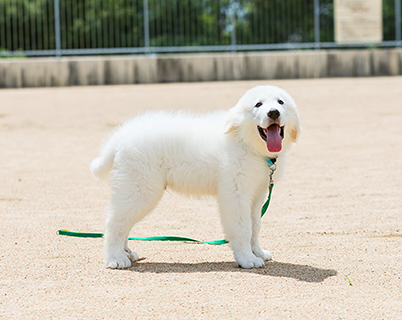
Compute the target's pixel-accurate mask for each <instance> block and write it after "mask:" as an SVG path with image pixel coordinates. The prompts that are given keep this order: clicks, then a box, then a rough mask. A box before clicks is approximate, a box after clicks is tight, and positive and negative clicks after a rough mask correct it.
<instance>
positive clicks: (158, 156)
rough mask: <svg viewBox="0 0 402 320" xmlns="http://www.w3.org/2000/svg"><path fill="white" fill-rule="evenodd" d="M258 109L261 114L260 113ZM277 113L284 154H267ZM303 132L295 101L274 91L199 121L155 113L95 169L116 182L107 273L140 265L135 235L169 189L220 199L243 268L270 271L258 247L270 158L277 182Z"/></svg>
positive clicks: (118, 138)
mask: <svg viewBox="0 0 402 320" xmlns="http://www.w3.org/2000/svg"><path fill="white" fill-rule="evenodd" d="M279 99H281V100H283V101H284V102H285V103H284V105H280V104H279V103H278V100H279ZM257 102H262V103H263V104H262V106H260V107H259V108H256V107H255V105H256V103H257ZM272 108H276V109H277V110H278V111H280V114H281V115H280V118H279V119H278V120H277V121H279V122H280V125H281V126H282V125H285V137H284V139H283V141H282V150H281V151H280V152H278V153H275V154H274V153H270V152H269V151H268V149H267V147H266V143H265V141H263V140H262V138H261V137H260V135H259V133H258V129H257V125H259V126H261V127H264V128H265V127H267V126H268V125H269V123H270V121H271V120H270V119H269V118H268V116H267V113H268V112H269V110H271V109H272ZM271 122H272V121H271ZM299 131H300V122H299V116H298V113H297V110H296V105H295V103H294V101H293V99H292V98H291V97H290V96H289V94H287V93H286V91H284V90H282V89H280V88H277V87H274V86H258V87H255V88H253V89H250V90H249V91H247V92H246V93H245V95H244V96H243V97H242V98H241V99H240V100H239V102H238V103H237V104H236V106H235V107H233V108H232V109H230V110H229V111H218V112H213V113H209V114H205V115H198V116H196V115H193V114H190V113H184V112H177V113H169V112H148V113H146V114H144V115H142V116H140V117H137V118H135V119H133V120H131V121H129V122H127V123H125V124H124V125H122V126H121V127H119V128H118V129H117V131H116V132H115V133H114V134H113V135H112V136H111V138H110V139H109V140H108V142H107V143H106V144H105V146H104V148H103V151H102V153H101V156H100V157H99V158H96V159H94V160H93V161H92V163H91V171H92V173H93V174H94V175H95V176H96V177H98V178H101V179H108V178H110V182H111V185H112V190H113V193H112V200H111V205H110V209H109V212H108V215H107V221H106V231H105V262H106V264H107V266H109V267H110V268H127V267H130V266H131V262H132V261H136V260H138V255H137V254H136V253H135V252H132V251H131V250H130V249H129V248H128V246H127V237H128V234H129V232H130V230H131V228H132V227H133V225H134V224H135V223H136V222H138V221H139V220H140V219H141V218H143V217H144V216H145V215H146V214H147V213H149V212H150V211H152V209H153V208H154V207H155V206H156V204H157V203H158V201H159V200H160V199H161V197H162V195H163V193H164V191H165V189H166V188H167V187H169V188H170V189H172V190H175V191H177V192H180V193H184V194H189V195H214V196H217V200H218V204H219V210H220V213H221V221H222V226H223V230H224V233H225V237H226V239H227V240H228V241H229V244H230V246H231V248H232V250H233V253H234V258H235V260H236V262H237V263H238V264H239V266H240V267H242V268H252V267H256V268H259V267H261V266H263V265H264V260H270V259H271V258H272V255H271V253H270V252H269V251H265V250H262V249H261V248H260V246H259V244H258V233H259V231H260V210H261V206H262V204H263V201H264V198H265V197H266V194H267V187H268V180H269V169H268V166H267V164H266V162H265V157H269V158H275V157H277V167H278V170H277V171H276V172H275V175H274V179H275V181H276V180H277V179H278V177H279V175H280V174H281V172H282V170H283V165H284V161H285V157H286V153H287V151H288V150H289V147H290V145H291V142H295V141H296V139H297V136H298V133H299Z"/></svg>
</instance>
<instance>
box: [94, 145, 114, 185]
mask: <svg viewBox="0 0 402 320" xmlns="http://www.w3.org/2000/svg"><path fill="white" fill-rule="evenodd" d="M115 154H116V149H115V144H114V141H113V139H110V140H109V141H108V143H107V144H106V145H105V147H104V148H103V150H102V153H101V156H100V157H98V158H95V159H93V160H92V162H91V165H90V170H91V172H92V174H93V175H94V176H95V177H97V178H98V179H101V180H108V179H109V176H110V170H111V169H112V166H113V162H114V156H115Z"/></svg>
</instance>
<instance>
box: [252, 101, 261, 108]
mask: <svg viewBox="0 0 402 320" xmlns="http://www.w3.org/2000/svg"><path fill="white" fill-rule="evenodd" d="M261 106H262V103H261V102H257V104H256V105H255V106H254V108H259V107H261Z"/></svg>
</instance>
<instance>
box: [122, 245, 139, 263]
mask: <svg viewBox="0 0 402 320" xmlns="http://www.w3.org/2000/svg"><path fill="white" fill-rule="evenodd" d="M124 251H126V252H127V256H128V258H129V259H130V261H131V262H135V261H138V260H140V257H139V256H138V254H137V252H134V251H131V250H130V249H129V248H124Z"/></svg>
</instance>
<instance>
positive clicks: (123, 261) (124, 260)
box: [105, 255, 131, 269]
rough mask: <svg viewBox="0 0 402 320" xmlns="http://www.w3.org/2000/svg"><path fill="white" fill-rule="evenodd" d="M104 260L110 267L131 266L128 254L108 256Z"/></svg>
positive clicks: (121, 267) (123, 267) (122, 267)
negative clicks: (115, 256) (117, 256)
mask: <svg viewBox="0 0 402 320" xmlns="http://www.w3.org/2000/svg"><path fill="white" fill-rule="evenodd" d="M105 262H106V265H107V266H108V267H109V268H110V269H125V268H130V267H131V261H130V259H129V258H128V255H125V256H124V257H119V258H109V259H106V260H105Z"/></svg>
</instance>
